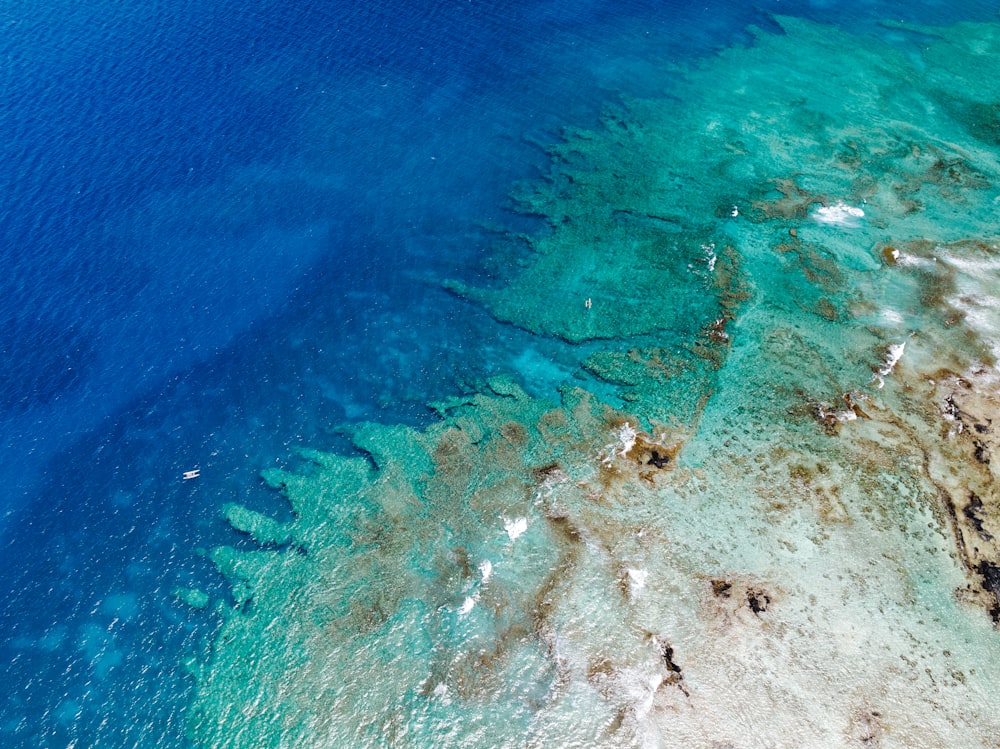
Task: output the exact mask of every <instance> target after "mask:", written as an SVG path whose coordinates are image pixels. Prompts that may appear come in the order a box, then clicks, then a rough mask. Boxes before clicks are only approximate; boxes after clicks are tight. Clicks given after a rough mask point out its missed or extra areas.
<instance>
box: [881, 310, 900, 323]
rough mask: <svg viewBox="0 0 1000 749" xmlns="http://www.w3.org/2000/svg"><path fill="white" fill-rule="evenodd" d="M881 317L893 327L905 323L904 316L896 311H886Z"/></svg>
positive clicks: (883, 311)
mask: <svg viewBox="0 0 1000 749" xmlns="http://www.w3.org/2000/svg"><path fill="white" fill-rule="evenodd" d="M879 316H880V317H881V318H882V319H883V320H884V321H885V322H887V323H889V324H892V325H899V324H900V323H902V322H903V316H902V315H901V314H900V313H899V312H897V311H896V310H894V309H884V310H882V311H881V312H880V313H879Z"/></svg>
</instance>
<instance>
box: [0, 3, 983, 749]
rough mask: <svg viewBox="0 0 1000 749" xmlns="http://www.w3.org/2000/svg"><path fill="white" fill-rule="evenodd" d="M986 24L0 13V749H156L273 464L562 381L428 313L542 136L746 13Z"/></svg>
mask: <svg viewBox="0 0 1000 749" xmlns="http://www.w3.org/2000/svg"><path fill="white" fill-rule="evenodd" d="M987 5H988V4H986V3H965V4H961V5H960V7H958V8H956V6H955V5H954V4H944V3H941V4H936V3H902V2H891V3H881V4H878V3H868V4H865V5H864V6H863V7H862V8H861V9H859V8H852V10H851V13H853V14H854V15H853V16H851V17H846V16H845V15H844V14H845V11H844V10H842V9H841V8H840V7H838V6H836V5H834V4H827V3H814V4H809V3H801V2H783V1H781V0H768V1H763V2H760V3H758V4H757V5H756V6H754V5H748V4H745V3H736V2H726V3H711V4H704V5H691V4H688V3H680V2H660V3H657V2H652V0H629V1H628V2H610V1H603V0H589V2H588V1H583V2H581V1H580V0H574V1H573V2H569V0H548V1H542V0H538V1H534V2H529V1H527V0H525V1H521V2H504V3H499V2H495V3H491V2H468V1H467V0H455V1H453V2H412V1H411V2H403V1H402V0H393V1H388V2H380V3H375V4H368V3H364V4H363V3H356V4H350V3H343V2H327V3H320V2H296V3H291V2H281V1H280V0H270V1H266V2H256V3H238V2H232V1H231V0H216V1H214V2H210V1H209V0H191V1H184V0H169V1H164V2H154V3H133V4H121V3H110V2H98V0H88V1H85V2H72V3H70V2H65V1H64V0H56V1H55V2H51V1H50V2H47V3H40V2H33V1H31V0H25V2H22V3H18V4H13V3H5V4H4V5H3V6H0V28H2V36H0V55H2V60H3V65H2V66H0V98H2V101H0V156H2V158H0V243H2V253H3V255H2V257H3V264H2V269H3V272H2V273H0V448H2V450H0V482H2V485H3V486H4V487H5V491H4V493H3V495H2V497H0V510H2V513H3V516H4V517H3V520H2V521H0V523H2V526H0V538H2V542H3V545H2V548H0V554H2V564H3V571H4V575H3V578H2V586H3V595H2V600H3V602H4V603H3V607H2V609H0V611H2V618H0V629H2V631H3V633H4V634H3V638H2V656H0V657H2V662H3V664H4V666H5V674H4V677H5V683H6V684H7V685H8V688H7V690H6V691H5V700H4V704H3V709H2V713H0V732H2V734H3V738H2V743H3V745H4V746H12V747H13V746H24V747H38V746H51V747H62V746H80V747H82V746H108V747H110V746H134V745H141V746H183V745H184V744H183V738H182V737H183V706H184V704H185V701H186V699H187V693H186V690H187V689H188V688H189V687H190V682H189V681H188V679H187V678H186V677H185V676H184V674H183V672H182V671H181V669H180V668H179V666H178V663H179V661H180V660H181V659H182V658H184V657H186V656H190V655H197V654H199V653H200V652H202V651H203V649H204V648H205V647H206V643H207V641H208V638H210V636H211V634H212V632H213V627H214V625H215V620H214V618H213V617H212V615H211V614H210V613H208V612H194V611H192V610H189V609H188V608H185V607H183V606H180V605H179V604H177V603H176V602H175V601H174V599H173V597H172V595H171V591H172V590H173V589H174V588H176V587H178V586H187V585H199V586H201V587H203V588H205V589H207V590H210V591H212V592H215V593H219V594H221V585H222V583H221V580H220V579H218V578H217V577H216V576H215V574H214V573H213V572H212V570H211V568H210V565H208V563H207V562H206V561H204V559H202V557H201V556H199V554H198V553H197V550H198V548H208V547H210V546H212V545H214V544H216V543H218V542H220V541H223V540H225V541H226V542H228V543H238V542H239V540H238V539H234V538H231V537H230V536H229V535H228V534H229V533H230V531H228V530H227V529H226V527H225V526H224V524H223V523H222V521H221V520H220V514H219V510H220V507H221V506H222V504H223V503H225V502H228V501H232V500H233V499H237V498H238V499H239V500H240V501H242V502H244V503H246V504H249V505H251V506H259V507H267V508H268V509H270V510H272V511H275V510H276V509H277V506H278V503H277V501H276V500H275V498H274V497H273V496H272V495H271V494H270V493H269V492H267V491H265V490H264V489H263V487H262V485H261V483H260V481H259V479H258V478H257V474H258V471H259V470H260V469H261V468H263V467H266V466H269V465H273V464H274V463H275V462H284V461H287V460H289V459H290V457H289V456H290V451H289V448H290V447H291V446H293V445H310V446H318V447H329V448H333V449H337V448H342V447H344V446H343V444H342V442H341V441H340V438H339V436H338V434H337V431H336V426H337V425H338V424H340V423H342V422H344V421H346V420H354V419H380V420H392V421H399V420H402V421H406V422H408V423H414V424H420V423H424V422H426V421H427V420H428V419H429V418H430V412H429V411H428V410H427V409H426V407H425V403H426V402H427V401H428V400H433V399H434V398H436V397H441V396H444V395H447V394H451V393H454V392H456V391H457V390H460V389H462V388H468V387H472V386H474V384H475V382H476V380H477V378H480V377H482V376H484V375H487V374H489V373H491V372H494V371H505V370H506V369H507V368H509V366H510V362H511V361H512V360H513V359H515V358H516V357H518V356H520V355H523V354H524V353H525V352H533V353H537V354H538V356H539V357H540V358H541V359H542V360H545V361H549V362H552V363H553V364H552V365H551V368H552V369H553V371H554V373H555V374H553V377H554V378H555V377H556V376H557V375H558V373H559V371H561V370H560V367H563V366H564V367H565V371H566V372H569V371H571V369H572V366H573V361H574V358H573V357H574V354H573V352H572V351H569V350H564V349H561V348H559V347H558V346H557V345H556V344H553V343H546V342H541V341H537V340H533V339H532V338H531V337H530V336H528V335H526V334H523V333H518V332H517V331H515V330H513V329H509V328H505V327H502V326H499V325H497V324H495V323H492V322H491V321H490V320H489V319H488V318H487V317H486V316H485V314H484V313H482V312H481V311H479V310H477V309H475V308H473V307H470V306H468V305H466V304H464V303H462V302H461V301H459V300H458V299H456V298H454V297H451V296H449V295H448V294H446V293H444V292H443V291H441V289H440V288H439V286H438V284H439V282H440V280H441V279H443V278H447V277H472V276H474V275H475V274H478V273H482V271H481V270H479V269H480V268H481V267H483V265H482V260H483V258H484V255H485V254H486V253H488V251H489V246H490V242H491V241H492V238H493V236H494V234H493V229H494V227H496V226H501V225H506V226H512V225H513V226H517V225H518V222H519V221H520V220H519V219H517V218H516V217H515V216H513V215H512V214H510V213H509V212H508V211H507V210H506V205H507V203H506V199H505V196H506V194H507V193H508V191H509V189H510V187H511V185H512V184H513V182H515V181H516V180H518V179H523V178H526V177H530V176H532V175H534V174H536V173H537V170H538V169H540V168H541V167H542V166H543V165H544V163H545V154H544V151H543V146H544V144H545V143H547V142H551V140H552V139H553V138H555V137H557V134H558V131H559V128H560V127H562V126H564V125H567V124H576V125H587V124H591V123H592V122H593V121H594V119H595V118H596V116H597V115H598V113H599V112H600V109H601V107H602V106H603V105H604V104H605V103H607V102H608V101H613V100H614V98H615V97H616V96H618V95H620V94H621V93H625V94H632V95H655V94H656V93H657V92H659V91H660V90H661V88H662V82H663V79H662V75H663V73H662V72H661V71H662V70H663V69H664V67H665V65H666V63H668V62H669V61H670V60H676V59H686V58H689V57H692V56H697V55H706V54H712V52H713V51H714V50H717V49H719V48H721V47H723V46H725V45H729V44H740V43H745V41H746V39H747V36H746V27H747V26H748V24H751V23H753V24H758V25H765V26H766V25H769V24H770V23H771V22H770V20H769V14H770V13H772V12H781V13H794V14H800V15H809V16H812V17H815V18H819V19H820V20H827V21H835V22H842V23H851V24H860V23H870V22H872V21H873V20H875V19H878V18H881V17H891V18H894V19H898V20H902V19H905V20H912V21H922V22H931V23H933V22H935V21H937V22H943V21H952V20H955V18H956V17H959V16H961V17H969V18H976V17H989V16H990V15H991V14H993V13H994V10H993V9H991V8H990V7H987ZM548 384H549V383H548V382H547V381H546V378H545V377H544V376H542V375H541V374H540V376H539V377H538V379H537V381H536V382H535V383H534V387H536V388H538V389H539V390H544V389H545V388H546V387H547V386H548ZM194 467H198V468H200V469H201V471H202V476H201V478H199V479H198V480H195V481H189V482H184V481H182V480H181V474H182V472H183V471H185V470H188V469H191V468H194ZM74 742H76V743H74Z"/></svg>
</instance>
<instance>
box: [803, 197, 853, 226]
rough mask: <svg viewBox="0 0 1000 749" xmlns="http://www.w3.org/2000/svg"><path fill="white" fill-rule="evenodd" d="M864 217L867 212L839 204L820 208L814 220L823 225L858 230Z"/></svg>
mask: <svg viewBox="0 0 1000 749" xmlns="http://www.w3.org/2000/svg"><path fill="white" fill-rule="evenodd" d="M864 215H865V212H864V211H863V210H862V209H861V208H857V207H855V206H851V205H847V204H846V203H842V202H838V203H835V204H834V205H824V206H820V207H819V208H817V209H816V211H815V212H814V213H813V218H814V219H816V221H819V222H820V223H821V224H829V225H833V226H844V227H847V228H856V227H858V226H861V221H860V219H862V218H864Z"/></svg>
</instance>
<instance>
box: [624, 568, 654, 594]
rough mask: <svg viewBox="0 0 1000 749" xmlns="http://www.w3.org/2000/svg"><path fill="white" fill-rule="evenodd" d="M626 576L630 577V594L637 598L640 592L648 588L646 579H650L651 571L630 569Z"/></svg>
mask: <svg viewBox="0 0 1000 749" xmlns="http://www.w3.org/2000/svg"><path fill="white" fill-rule="evenodd" d="M625 574H626V575H627V576H628V589H629V594H630V595H632V596H633V597H634V596H637V595H638V594H639V591H641V590H642V589H643V588H645V587H646V578H648V577H649V571H648V570H637V569H632V568H631V567H629V568H628V569H626V570H625Z"/></svg>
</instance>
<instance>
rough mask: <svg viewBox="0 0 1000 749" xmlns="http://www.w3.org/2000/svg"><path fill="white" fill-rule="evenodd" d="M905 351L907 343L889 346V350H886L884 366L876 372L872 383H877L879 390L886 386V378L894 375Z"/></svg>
mask: <svg viewBox="0 0 1000 749" xmlns="http://www.w3.org/2000/svg"><path fill="white" fill-rule="evenodd" d="M905 349H906V341H903V342H902V343H890V344H889V348H887V349H886V352H885V357H884V358H883V360H882V366H881V367H879V368H878V369H877V370H875V375H874V376H873V377H872V382H875V383H877V385H878V389H879V390H881V389H882V388H883V387H884V386H885V378H886V377H888V376H889V375H890V374H892V370H894V369H895V368H896V365H897V364H898V363H899V360H900V359H902V358H903V351H904V350H905Z"/></svg>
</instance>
